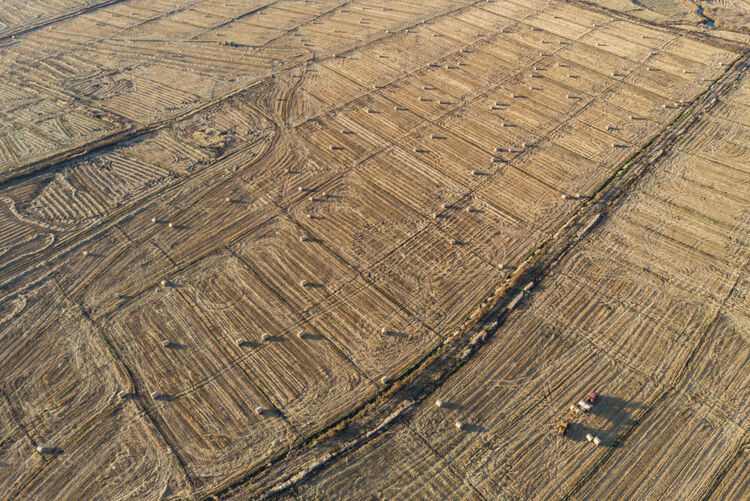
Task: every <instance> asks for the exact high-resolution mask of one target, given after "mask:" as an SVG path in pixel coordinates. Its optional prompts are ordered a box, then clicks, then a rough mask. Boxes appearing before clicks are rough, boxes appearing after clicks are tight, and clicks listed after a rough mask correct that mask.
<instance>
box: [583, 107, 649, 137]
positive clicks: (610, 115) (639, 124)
mask: <svg viewBox="0 0 750 501" xmlns="http://www.w3.org/2000/svg"><path fill="white" fill-rule="evenodd" d="M631 115H632V113H630V112H629V111H628V110H626V109H623V108H620V107H618V106H615V105H613V104H603V103H601V102H597V101H594V102H593V103H591V104H590V105H589V106H587V107H586V109H585V110H583V111H581V112H580V113H579V114H578V115H576V118H575V122H577V123H579V124H585V125H588V126H589V127H590V128H591V129H595V130H596V131H598V133H599V134H600V135H601V136H603V137H608V138H611V141H612V142H618V143H622V144H642V143H645V142H646V141H648V140H649V139H650V138H651V137H653V136H654V135H656V134H657V132H659V130H660V129H661V128H662V125H661V124H659V123H657V122H652V121H648V120H633V119H631V118H630V117H631Z"/></svg>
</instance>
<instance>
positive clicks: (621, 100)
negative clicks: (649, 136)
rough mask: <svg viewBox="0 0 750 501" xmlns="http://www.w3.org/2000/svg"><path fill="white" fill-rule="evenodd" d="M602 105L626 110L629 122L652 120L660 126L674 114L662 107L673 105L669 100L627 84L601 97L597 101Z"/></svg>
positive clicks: (671, 110)
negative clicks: (629, 118) (630, 117)
mask: <svg viewBox="0 0 750 501" xmlns="http://www.w3.org/2000/svg"><path fill="white" fill-rule="evenodd" d="M599 102H600V103H602V105H604V106H607V105H609V104H613V105H615V106H617V107H618V108H622V109H625V110H628V111H629V112H630V113H631V114H632V116H633V118H632V119H631V120H639V119H640V120H643V119H647V120H652V121H654V122H657V123H660V124H663V125H664V124H666V122H667V118H668V117H669V116H670V115H672V114H673V113H674V110H673V109H665V108H664V105H668V106H669V105H674V104H675V103H674V102H673V101H672V100H670V99H664V98H663V97H661V96H658V95H656V94H653V93H651V92H648V91H646V90H643V89H641V88H639V87H638V86H637V84H635V85H633V84H630V83H628V82H622V83H621V84H620V85H619V86H617V87H615V88H614V89H612V91H611V92H608V93H606V94H604V95H603V96H602V98H601V99H600V100H599Z"/></svg>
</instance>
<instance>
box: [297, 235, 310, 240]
mask: <svg viewBox="0 0 750 501" xmlns="http://www.w3.org/2000/svg"><path fill="white" fill-rule="evenodd" d="M308 240H310V239H309V238H308V237H306V236H304V235H302V236H301V237H299V241H300V242H307V241H308Z"/></svg>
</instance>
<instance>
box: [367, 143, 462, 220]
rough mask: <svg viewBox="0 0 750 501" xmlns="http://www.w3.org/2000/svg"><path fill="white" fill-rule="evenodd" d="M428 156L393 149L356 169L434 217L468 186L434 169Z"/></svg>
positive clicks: (425, 214)
mask: <svg viewBox="0 0 750 501" xmlns="http://www.w3.org/2000/svg"><path fill="white" fill-rule="evenodd" d="M426 156H427V154H423V153H418V154H417V153H410V152H407V151H405V150H403V149H401V148H393V149H390V150H386V151H384V152H382V153H380V154H378V155H376V156H375V157H373V158H371V159H370V160H368V161H367V162H365V163H364V164H363V165H362V166H360V167H359V168H358V171H357V172H358V173H359V174H360V175H361V176H362V177H363V178H365V179H368V180H369V181H371V182H372V183H373V184H375V185H377V186H378V187H380V188H381V189H382V190H384V191H385V192H386V193H388V194H390V195H391V196H392V197H393V198H395V199H396V200H398V201H399V202H401V203H403V204H405V205H407V206H409V207H411V209H412V210H414V211H416V212H419V213H421V214H422V215H423V216H424V217H432V213H433V212H435V211H438V210H440V207H441V204H442V203H446V204H449V203H452V202H453V201H455V200H457V199H459V198H460V197H462V196H463V195H464V194H465V193H466V187H465V186H463V185H461V184H459V183H456V182H453V181H451V178H449V177H447V176H445V175H444V174H442V173H440V171H438V170H435V168H434V167H432V165H433V164H432V163H428V162H430V160H429V159H428V158H426Z"/></svg>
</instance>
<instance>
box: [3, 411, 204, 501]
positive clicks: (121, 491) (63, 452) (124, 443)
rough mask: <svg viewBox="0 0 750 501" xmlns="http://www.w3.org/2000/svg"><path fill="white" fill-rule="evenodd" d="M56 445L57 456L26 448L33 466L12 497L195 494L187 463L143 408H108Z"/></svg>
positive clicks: (21, 477)
mask: <svg viewBox="0 0 750 501" xmlns="http://www.w3.org/2000/svg"><path fill="white" fill-rule="evenodd" d="M113 414H119V416H118V417H117V418H115V417H114V416H113ZM55 445H56V448H57V450H58V451H59V456H57V458H55V459H52V460H49V459H47V460H42V459H40V458H39V454H38V453H37V452H36V451H35V450H34V449H33V448H32V447H28V449H27V450H26V451H24V452H25V454H24V455H25V456H26V458H25V460H26V462H27V464H29V463H31V464H33V467H32V468H31V469H30V471H29V472H28V473H27V474H26V475H23V476H20V477H17V478H15V479H14V480H15V481H16V486H15V488H14V489H13V490H12V491H11V493H12V494H11V496H12V497H21V498H28V499H54V498H67V499H92V498H96V497H100V496H102V497H107V498H117V497H119V496H123V495H126V496H131V497H134V498H143V497H149V496H150V495H152V494H153V493H154V492H171V493H172V494H174V495H176V496H178V497H190V493H191V486H190V484H189V481H188V480H187V478H186V475H185V472H184V469H183V467H181V465H180V464H179V463H178V462H177V460H176V459H175V456H174V455H173V454H172V453H171V451H170V450H169V448H168V447H167V445H166V444H165V443H164V440H163V439H162V438H161V436H160V435H159V432H157V431H156V430H155V429H154V427H153V425H152V424H151V423H146V421H145V420H144V418H143V416H142V414H140V413H139V412H136V411H132V410H130V409H123V410H122V412H117V413H109V412H108V413H105V414H102V415H100V416H97V417H96V419H91V420H89V421H88V422H87V423H85V425H84V426H82V427H81V428H80V429H79V430H77V432H75V433H72V434H69V435H67V436H65V437H64V438H63V439H61V440H60V441H59V442H56V444H55ZM102 465H107V471H102Z"/></svg>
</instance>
